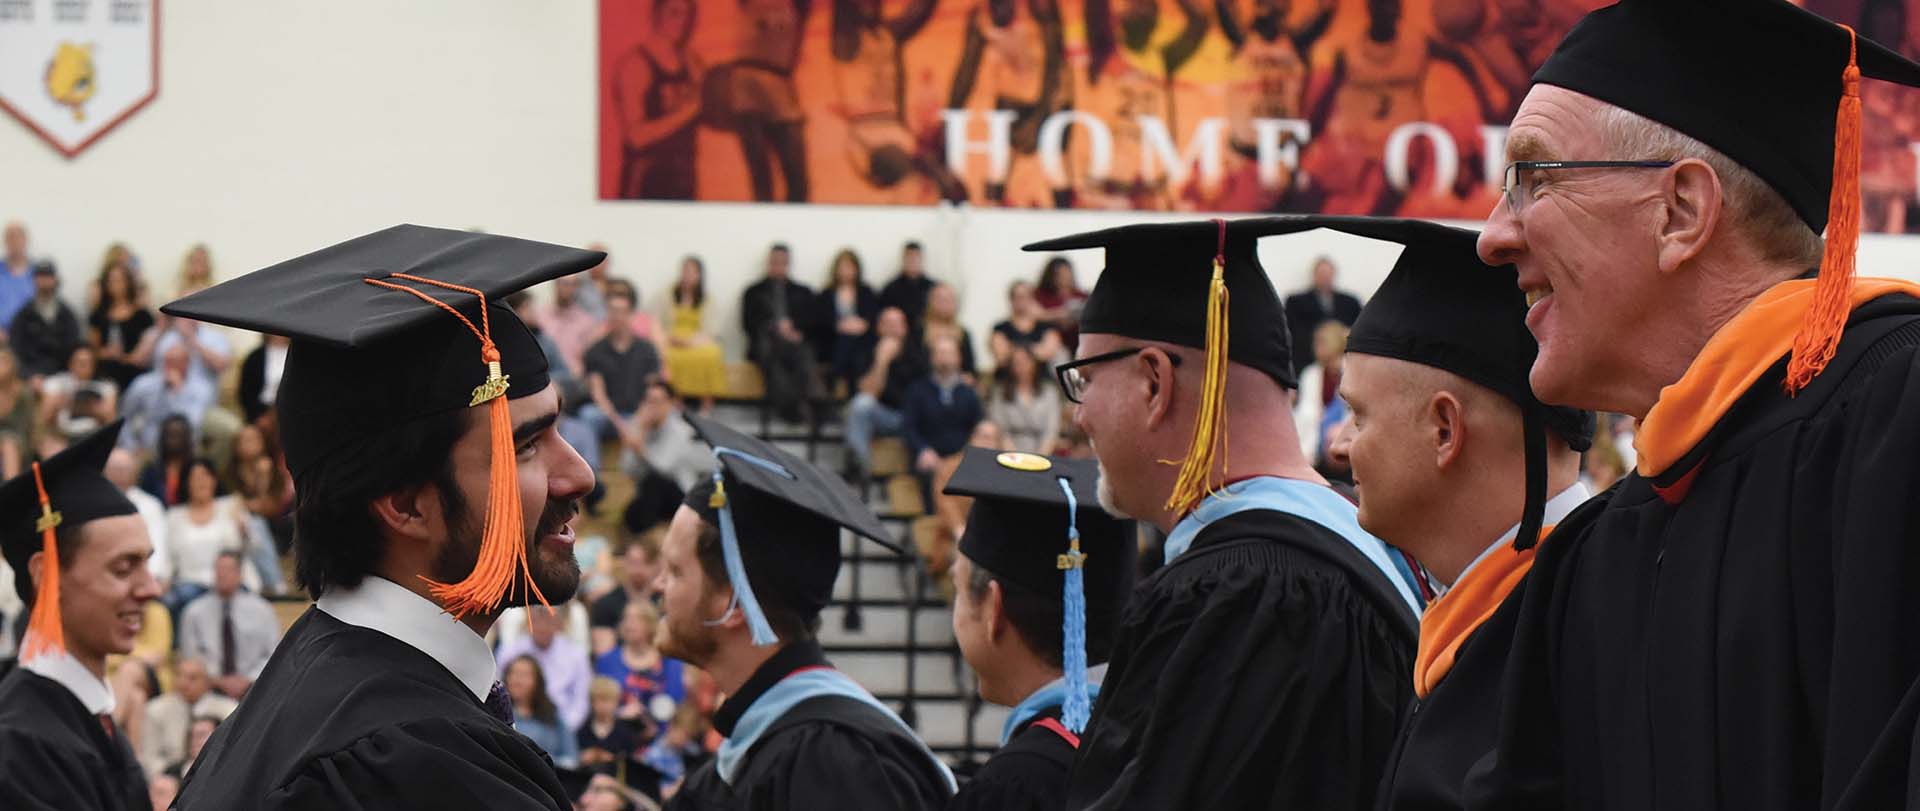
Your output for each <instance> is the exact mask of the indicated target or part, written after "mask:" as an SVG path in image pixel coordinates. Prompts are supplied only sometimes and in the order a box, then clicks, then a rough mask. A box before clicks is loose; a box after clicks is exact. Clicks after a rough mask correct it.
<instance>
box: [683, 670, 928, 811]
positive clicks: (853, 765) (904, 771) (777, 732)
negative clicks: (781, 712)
mask: <svg viewBox="0 0 1920 811" xmlns="http://www.w3.org/2000/svg"><path fill="white" fill-rule="evenodd" d="M949 796H950V794H949V790H948V787H947V783H946V778H945V777H944V776H943V775H941V774H940V773H939V772H938V771H936V769H935V768H934V766H933V763H932V762H931V761H929V760H928V759H927V756H926V755H925V754H924V753H923V752H922V750H921V748H920V745H919V743H918V742H916V741H915V740H914V739H913V738H912V737H911V736H909V735H907V734H906V733H905V732H904V731H903V730H901V729H900V728H899V727H898V726H897V725H895V724H894V722H893V720H892V719H890V718H887V717H885V716H883V715H881V714H880V713H878V712H877V711H875V710H873V709H872V708H871V707H868V706H867V705H866V704H864V703H861V702H858V701H854V700H852V699H848V698H844V697H839V696H821V697H817V698H811V699H807V700H806V701H802V702H800V703H799V704H797V705H795V706H794V708H793V709H792V710H789V711H788V712H787V714H786V715H785V716H783V717H781V719H780V720H778V721H775V722H774V723H773V725H772V726H771V727H769V728H768V729H767V731H766V732H765V733H764V734H763V735H762V736H761V738H760V740H759V742H758V743H756V744H754V747H753V749H752V750H750V751H749V752H748V753H747V756H746V762H745V764H744V765H743V766H741V768H740V773H739V774H737V775H735V778H734V782H733V785H731V786H729V785H727V783H726V782H725V781H724V780H721V779H720V775H719V772H718V770H717V764H714V763H709V764H707V765H705V766H702V767H701V768H700V769H698V770H696V771H695V772H694V773H693V774H692V775H689V776H688V777H687V780H686V783H685V784H684V785H682V786H681V789H680V791H679V793H677V794H675V795H674V798H673V801H672V802H671V803H669V804H668V806H667V807H668V808H670V809H683V810H685V809H699V810H700V811H707V810H708V809H753V810H754V811H763V810H764V811H771V810H772V809H800V808H833V809H852V810H853V811H860V810H861V809H872V811H883V809H884V810H885V811H915V810H916V809H924V810H925V811H937V810H938V809H943V808H945V807H946V803H947V799H948V797H949Z"/></svg>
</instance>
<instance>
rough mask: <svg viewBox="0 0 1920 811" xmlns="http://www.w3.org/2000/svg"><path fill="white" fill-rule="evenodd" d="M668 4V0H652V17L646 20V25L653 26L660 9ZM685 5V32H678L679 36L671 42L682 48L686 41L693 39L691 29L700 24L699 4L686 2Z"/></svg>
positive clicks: (691, 0) (692, 0) (689, 0)
mask: <svg viewBox="0 0 1920 811" xmlns="http://www.w3.org/2000/svg"><path fill="white" fill-rule="evenodd" d="M668 2H669V0H653V16H651V17H649V18H647V24H648V25H654V24H655V21H656V20H657V19H658V18H659V17H660V7H661V6H664V5H666V4H667V3H668ZM686 4H687V30H685V31H682V32H680V36H679V37H678V38H677V39H675V40H674V42H673V44H675V45H679V46H682V47H685V46H686V44H687V40H689V39H692V38H693V27H694V26H695V25H697V24H698V23H699V22H700V16H699V15H700V4H699V3H696V2H694V0H686Z"/></svg>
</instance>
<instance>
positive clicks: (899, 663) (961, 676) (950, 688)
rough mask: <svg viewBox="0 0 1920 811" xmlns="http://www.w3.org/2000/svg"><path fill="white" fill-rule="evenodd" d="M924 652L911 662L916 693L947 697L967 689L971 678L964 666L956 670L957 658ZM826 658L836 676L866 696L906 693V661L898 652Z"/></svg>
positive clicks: (840, 654) (848, 653)
mask: <svg viewBox="0 0 1920 811" xmlns="http://www.w3.org/2000/svg"><path fill="white" fill-rule="evenodd" d="M934 653H935V651H934V650H927V651H923V652H921V653H920V655H917V656H915V657H914V658H913V673H914V690H915V691H916V692H919V691H926V692H941V693H951V692H955V691H958V690H967V689H971V687H970V685H971V684H972V683H973V680H972V677H971V676H970V675H969V674H968V673H967V671H966V665H965V663H960V667H959V668H958V669H956V668H955V667H954V664H955V662H956V660H957V659H958V657H957V656H936V655H933V654H934ZM827 658H829V659H831V660H833V666H834V667H835V668H836V669H838V670H839V671H840V672H842V673H845V674H847V675H848V676H850V677H852V678H853V680H854V681H856V682H859V683H860V686H861V687H864V688H866V689H867V692H870V693H905V692H907V661H906V657H904V656H902V655H901V653H900V651H899V650H898V649H891V650H873V651H862V652H852V651H841V650H834V651H829V652H828V654H827Z"/></svg>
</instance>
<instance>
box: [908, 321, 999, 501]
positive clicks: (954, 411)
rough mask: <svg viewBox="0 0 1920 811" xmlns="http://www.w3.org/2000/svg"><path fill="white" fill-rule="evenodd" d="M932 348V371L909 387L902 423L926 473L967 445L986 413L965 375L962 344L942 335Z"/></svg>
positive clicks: (917, 461) (916, 465)
mask: <svg viewBox="0 0 1920 811" xmlns="http://www.w3.org/2000/svg"><path fill="white" fill-rule="evenodd" d="M932 350H933V351H932V353H931V355H930V360H931V362H932V369H931V371H930V372H929V373H928V374H927V376H925V377H922V378H920V379H919V380H917V381H914V383H913V384H912V385H910V386H908V388H907V401H906V408H905V410H904V412H903V414H902V417H903V420H902V425H901V431H902V433H904V434H905V435H906V438H907V448H908V450H909V451H910V452H911V453H912V454H913V459H914V469H915V470H917V471H919V472H920V473H922V474H931V473H932V472H933V470H934V468H935V467H937V466H938V465H939V464H940V460H942V459H945V458H947V457H950V456H954V455H955V454H958V453H959V452H960V451H961V450H962V449H963V448H965V447H966V446H967V435H969V434H971V433H973V427H974V426H975V425H977V424H979V422H980V420H982V419H984V418H985V417H986V413H985V411H984V409H982V408H981V406H980V395H979V394H978V393H977V392H975V391H974V390H973V386H971V385H968V383H967V381H966V379H965V378H964V377H962V376H961V373H960V347H959V345H958V344H956V343H955V342H954V341H953V340H952V339H950V338H949V339H940V340H937V341H935V342H934V343H933V346H932Z"/></svg>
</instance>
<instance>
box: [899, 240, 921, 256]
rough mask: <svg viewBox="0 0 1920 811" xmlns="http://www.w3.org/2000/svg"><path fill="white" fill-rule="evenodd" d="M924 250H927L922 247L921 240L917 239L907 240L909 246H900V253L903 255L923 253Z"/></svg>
mask: <svg viewBox="0 0 1920 811" xmlns="http://www.w3.org/2000/svg"><path fill="white" fill-rule="evenodd" d="M922 250H925V249H924V248H922V247H920V240H917V239H909V240H907V244H905V245H902V246H900V251H901V252H902V253H905V252H907V251H922Z"/></svg>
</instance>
